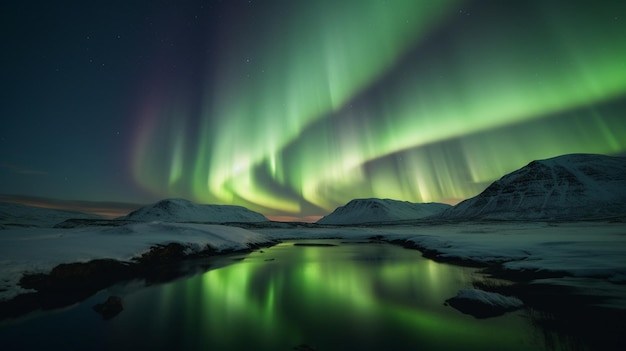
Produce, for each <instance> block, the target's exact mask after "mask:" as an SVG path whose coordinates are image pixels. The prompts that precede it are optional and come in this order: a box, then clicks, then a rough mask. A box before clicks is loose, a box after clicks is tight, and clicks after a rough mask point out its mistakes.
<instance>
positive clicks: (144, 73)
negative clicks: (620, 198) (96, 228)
mask: <svg viewBox="0 0 626 351" xmlns="http://www.w3.org/2000/svg"><path fill="white" fill-rule="evenodd" d="M0 19H1V20H0V27H1V29H0V39H1V42H0V45H2V55H1V56H0V57H1V60H2V65H0V70H1V85H0V89H1V91H0V93H1V95H0V96H1V97H2V103H1V104H0V116H1V121H0V145H1V147H0V194H5V197H8V196H6V194H11V195H26V196H37V197H45V198H52V199H64V200H70V199H71V200H85V201H115V202H130V203H137V204H140V203H149V202H154V201H157V200H159V199H163V198H169V197H182V198H187V199H189V200H192V201H195V202H198V203H215V204H235V205H242V206H246V207H248V208H250V209H252V210H255V211H259V212H261V213H263V214H265V215H268V216H291V217H305V216H320V215H325V214H327V213H328V212H330V211H332V210H333V209H334V208H335V207H337V206H340V205H343V204H345V203H346V202H348V201H349V200H351V199H353V198H365V197H380V198H392V199H398V200H407V201H412V202H431V201H437V202H447V203H452V204H454V203H456V202H458V201H460V200H462V199H465V198H468V197H472V196H474V195H476V194H478V193H479V192H480V191H482V190H483V189H484V188H485V187H486V186H487V185H488V184H489V183H491V182H492V181H494V180H496V179H498V178H500V177H501V176H502V175H504V174H505V173H508V172H511V171H513V170H515V169H517V168H519V167H522V166H524V165H525V164H527V163H528V162H530V161H532V160H534V159H542V158H548V157H553V156H557V155H561V154H567V153H581V152H582V153H601V154H607V155H624V154H625V153H626V1H620V0H602V1H589V0H587V1H579V0H523V1H521V0H520V1H501V0H476V1H445V0H438V1H431V0H406V1H404V0H342V1H336V0H316V1H304V0H302V1H299V0H282V1H270V0H268V1H261V0H257V1H254V0H252V1H228V0H223V1H182V0H181V1H165V0H151V1H11V2H9V1H4V2H3V3H2V5H0ZM272 218H286V217H272Z"/></svg>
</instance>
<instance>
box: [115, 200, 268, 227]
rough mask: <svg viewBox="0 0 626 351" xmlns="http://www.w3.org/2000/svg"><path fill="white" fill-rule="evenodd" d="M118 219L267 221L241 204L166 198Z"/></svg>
mask: <svg viewBox="0 0 626 351" xmlns="http://www.w3.org/2000/svg"><path fill="white" fill-rule="evenodd" d="M118 219H122V220H131V221H139V222H150V221H162V222H201V223H231V222H267V221H268V219H267V218H265V216H263V215H262V214H260V213H257V212H253V211H250V210H249V209H247V208H245V207H241V206H231V205H198V204H194V203H192V202H190V201H187V200H184V199H165V200H161V201H159V202H157V203H155V204H152V205H148V206H144V207H142V208H140V209H138V210H136V211H133V212H131V213H129V214H128V215H126V216H124V217H120V218H118Z"/></svg>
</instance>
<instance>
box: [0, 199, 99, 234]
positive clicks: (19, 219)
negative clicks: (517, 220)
mask: <svg viewBox="0 0 626 351" xmlns="http://www.w3.org/2000/svg"><path fill="white" fill-rule="evenodd" d="M100 218H102V217H100V216H97V215H93V214H87V213H82V212H77V211H63V210H54V209H50V208H42V207H33V206H26V205H21V204H15V203H8V202H0V228H2V227H9V226H20V227H48V228H49V227H52V226H54V225H55V224H57V223H61V222H63V221H65V220H67V219H100Z"/></svg>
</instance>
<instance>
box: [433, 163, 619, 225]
mask: <svg viewBox="0 0 626 351" xmlns="http://www.w3.org/2000/svg"><path fill="white" fill-rule="evenodd" d="M625 216H626V157H611V156H604V155H592V154H571V155H564V156H559V157H554V158H550V159H546V160H539V161H532V162H531V163H529V164H528V165H527V166H525V167H522V168H520V169H519V170H517V171H514V172H512V173H509V174H507V175H505V176H504V177H502V178H500V179H499V180H497V181H495V182H494V183H492V184H491V185H490V186H489V187H487V189H485V190H484V191H483V192H482V193H480V194H479V195H477V196H475V197H473V198H471V199H467V200H465V201H463V202H461V203H459V204H457V205H456V206H454V207H452V208H450V209H448V210H446V211H445V212H443V213H442V214H441V217H442V218H449V219H497V220H587V219H601V218H611V217H625Z"/></svg>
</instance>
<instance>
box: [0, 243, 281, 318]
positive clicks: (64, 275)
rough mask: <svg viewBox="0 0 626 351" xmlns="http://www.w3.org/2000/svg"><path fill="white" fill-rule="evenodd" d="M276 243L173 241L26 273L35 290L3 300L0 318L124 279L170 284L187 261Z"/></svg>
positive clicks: (79, 297) (64, 302) (25, 281)
mask: <svg viewBox="0 0 626 351" xmlns="http://www.w3.org/2000/svg"><path fill="white" fill-rule="evenodd" d="M276 244H277V242H268V243H266V244H248V245H247V248H246V249H242V250H221V251H217V250H216V249H214V248H213V247H210V246H207V247H205V248H204V249H203V250H201V251H199V252H194V253H191V254H188V253H187V252H186V249H187V248H186V247H185V246H184V245H182V244H178V243H169V244H164V245H155V246H152V247H151V248H150V250H149V251H147V252H146V253H144V254H142V255H141V256H139V257H134V258H132V259H131V260H130V261H128V262H124V261H118V260H114V259H107V258H103V259H95V260H91V261H88V262H78V263H64V264H60V265H57V266H56V267H54V268H53V269H52V271H50V272H49V273H24V275H23V276H22V278H21V279H20V282H19V285H20V286H21V287H22V288H24V289H32V290H35V292H30V293H25V294H20V295H17V296H15V297H14V298H12V299H10V300H6V301H0V321H1V320H4V319H9V318H17V317H20V316H23V315H25V314H28V313H30V312H33V311H36V310H51V309H56V308H62V307H66V306H69V305H72V304H74V303H77V302H81V301H84V300H85V299H87V298H89V297H91V296H92V295H94V294H95V293H97V292H98V291H100V290H102V289H105V288H107V287H109V286H112V285H114V284H117V283H120V282H124V281H129V280H133V279H141V280H144V281H145V284H146V285H153V284H158V283H166V282H169V281H172V280H174V279H177V278H180V277H183V276H185V275H186V274H188V272H187V271H186V270H185V269H184V267H183V266H182V263H184V262H185V261H190V260H194V259H201V258H209V257H216V256H224V255H228V254H234V253H246V252H250V251H252V250H256V249H259V248H263V247H270V246H273V245H276ZM205 268H207V269H208V268H209V267H205Z"/></svg>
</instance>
